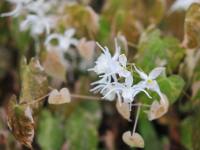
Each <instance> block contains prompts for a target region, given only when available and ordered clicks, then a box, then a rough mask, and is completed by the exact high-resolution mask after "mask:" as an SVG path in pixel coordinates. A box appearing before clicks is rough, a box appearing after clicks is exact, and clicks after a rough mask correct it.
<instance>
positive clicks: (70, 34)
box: [64, 28, 76, 38]
mask: <svg viewBox="0 0 200 150" xmlns="http://www.w3.org/2000/svg"><path fill="white" fill-rule="evenodd" d="M75 32H76V30H75V29H74V28H70V29H67V30H66V31H65V33H64V35H65V37H67V38H71V37H72V36H73V35H74V34H75Z"/></svg>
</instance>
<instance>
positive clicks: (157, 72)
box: [149, 67, 165, 80]
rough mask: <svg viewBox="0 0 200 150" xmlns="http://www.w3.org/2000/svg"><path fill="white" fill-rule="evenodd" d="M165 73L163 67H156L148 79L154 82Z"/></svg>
mask: <svg viewBox="0 0 200 150" xmlns="http://www.w3.org/2000/svg"><path fill="white" fill-rule="evenodd" d="M164 71H165V68H164V67H157V68H155V69H153V70H152V71H151V72H150V74H149V78H150V79H152V80H154V79H156V78H157V77H158V76H159V75H161V74H162V73H163V72H164Z"/></svg>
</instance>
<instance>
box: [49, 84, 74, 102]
mask: <svg viewBox="0 0 200 150" xmlns="http://www.w3.org/2000/svg"><path fill="white" fill-rule="evenodd" d="M70 101H71V96H70V92H69V90H68V89H67V88H62V89H61V90H60V91H58V90H56V89H54V90H53V91H52V92H51V93H50V95H49V99H48V102H49V104H56V105H59V104H64V103H69V102H70Z"/></svg>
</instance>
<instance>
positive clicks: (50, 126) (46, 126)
mask: <svg viewBox="0 0 200 150" xmlns="http://www.w3.org/2000/svg"><path fill="white" fill-rule="evenodd" d="M37 141H38V143H39V145H40V146H41V148H42V150H60V149H61V146H62V144H63V143H64V134H63V128H62V126H61V119H60V117H56V116H53V115H52V114H51V112H49V111H48V110H45V109H44V110H43V111H42V112H41V115H40V117H39V124H38V129H37Z"/></svg>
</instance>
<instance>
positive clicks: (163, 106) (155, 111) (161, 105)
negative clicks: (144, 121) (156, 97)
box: [148, 94, 169, 120]
mask: <svg viewBox="0 0 200 150" xmlns="http://www.w3.org/2000/svg"><path fill="white" fill-rule="evenodd" d="M168 107H169V102H168V99H167V97H166V96H165V95H164V94H163V95H162V98H161V100H160V102H158V101H154V102H153V103H152V105H151V107H150V111H149V112H148V118H149V120H154V119H157V118H160V117H162V116H163V115H164V114H165V113H166V112H167V111H168Z"/></svg>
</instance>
